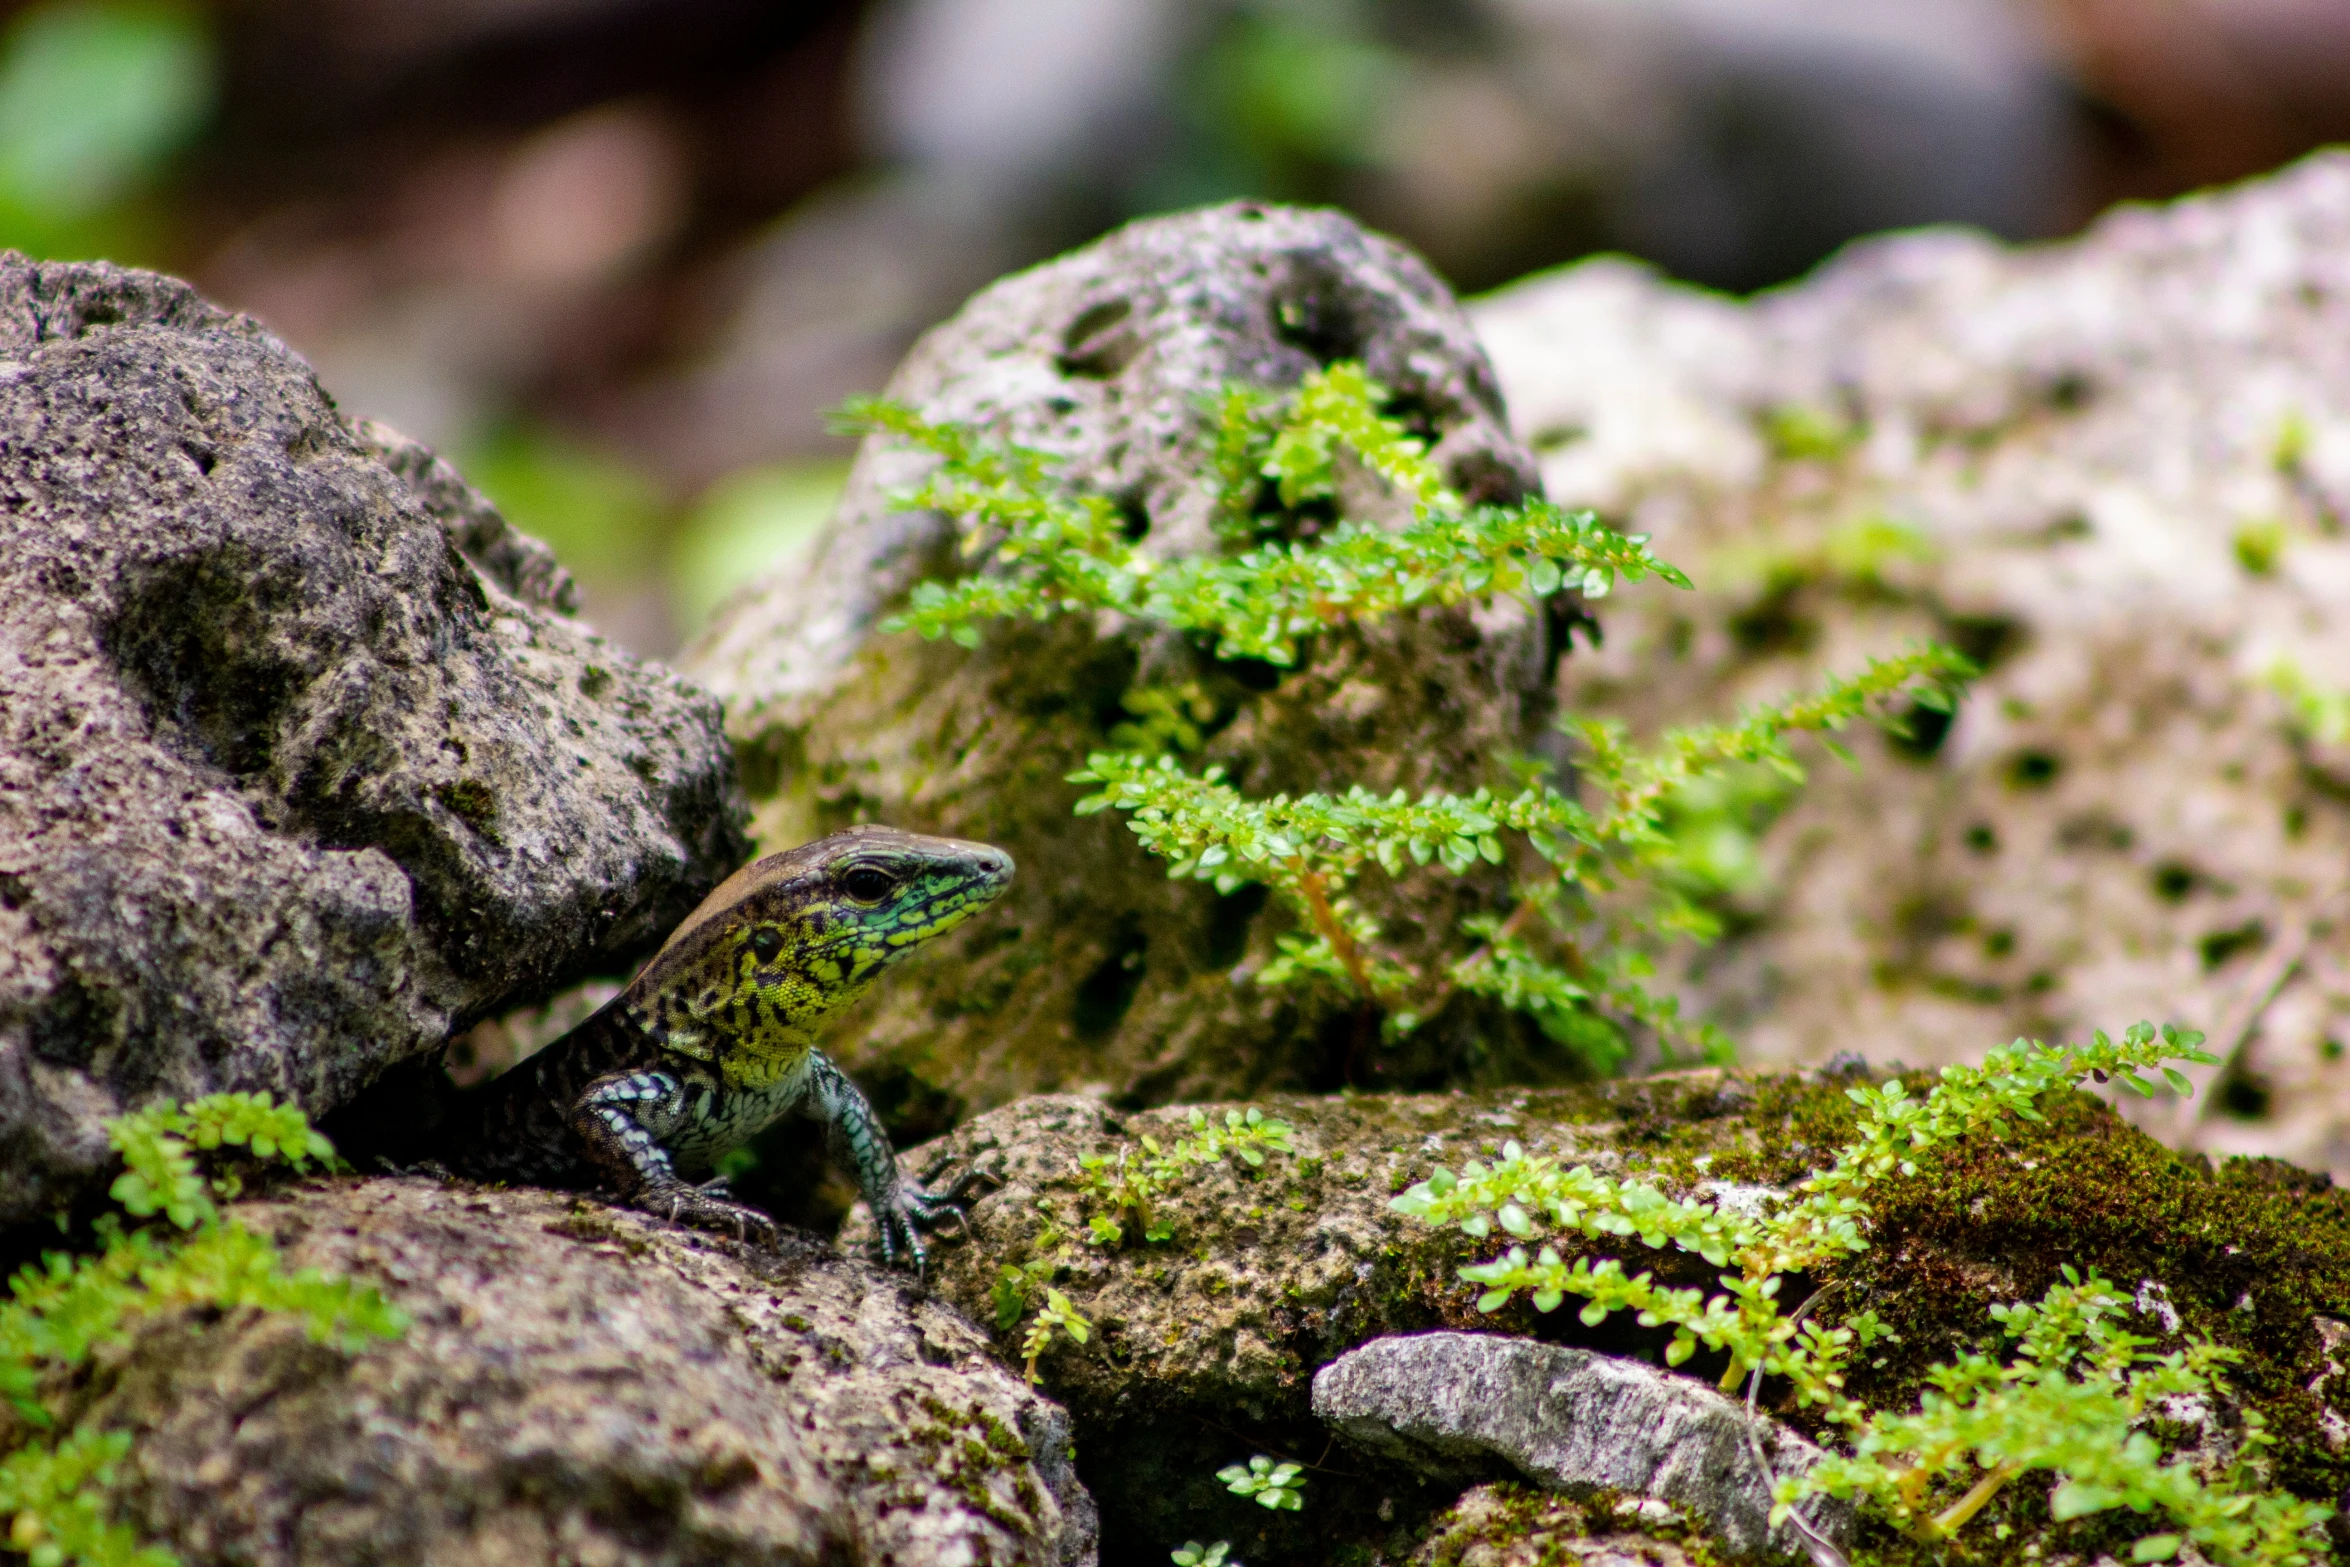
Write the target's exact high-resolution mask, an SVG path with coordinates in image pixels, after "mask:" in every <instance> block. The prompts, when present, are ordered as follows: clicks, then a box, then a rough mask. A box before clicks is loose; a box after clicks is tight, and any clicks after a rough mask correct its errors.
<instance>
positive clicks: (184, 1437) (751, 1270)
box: [91, 1179, 1094, 1567]
mask: <svg viewBox="0 0 2350 1567" xmlns="http://www.w3.org/2000/svg"><path fill="white" fill-rule="evenodd" d="M232 1217H234V1218H236V1219H238V1220H240V1221H241V1222H243V1223H244V1224H246V1225H247V1226H248V1227H250V1228H253V1229H255V1230H258V1231H262V1232H264V1233H268V1234H271V1235H273V1236H275V1237H276V1238H278V1240H279V1241H280V1242H281V1244H283V1245H284V1246H285V1247H286V1250H287V1253H288V1261H289V1264H290V1265H292V1266H296V1267H315V1268H321V1269H324V1270H325V1271H327V1272H329V1273H334V1274H341V1275H345V1276H348V1277H351V1278H354V1279H357V1280H359V1281H361V1282H363V1283H366V1284H370V1285H373V1286H375V1287H377V1288H378V1289H380V1290H381V1291H382V1292H383V1294H384V1295H385V1296H386V1298H387V1299H389V1300H390V1302H391V1303H392V1304H393V1305H395V1306H396V1307H398V1308H399V1309H400V1310H401V1311H403V1312H404V1313H406V1315H407V1316H408V1318H409V1325H408V1327H407V1329H406V1332H405V1333H404V1335H403V1336H402V1337H400V1338H399V1339H396V1340H391V1341H386V1342H378V1343H374V1344H371V1345H369V1346H368V1347H367V1348H365V1349H363V1350H360V1351H359V1352H357V1353H356V1354H353V1353H346V1352H344V1351H343V1350H340V1349H337V1348H334V1347H331V1346H325V1345H319V1344H314V1343H312V1342H311V1341H310V1340H309V1338H308V1337H307V1336H306V1335H305V1333H304V1332H303V1330H302V1327H301V1325H300V1324H299V1323H298V1322H297V1321H295V1320H293V1319H291V1318H288V1317H283V1316H269V1315H262V1314H257V1313H253V1312H249V1311H248V1312H242V1313H235V1314H232V1315H230V1316H229V1317H228V1318H226V1319H224V1320H221V1321H218V1322H215V1323H211V1324H209V1325H207V1324H205V1323H202V1322H198V1321H195V1320H191V1319H190V1318H189V1317H188V1316H187V1315H186V1314H178V1315H170V1316H165V1317H162V1318H159V1319H156V1320H154V1321H152V1322H150V1323H148V1324H146V1325H145V1326H143V1327H141V1328H140V1329H139V1330H138V1331H137V1333H136V1334H135V1336H134V1337H133V1338H132V1339H131V1341H130V1342H129V1343H128V1344H127V1345H126V1346H123V1347H122V1348H120V1349H118V1350H116V1351H111V1352H109V1353H108V1355H107V1356H106V1358H105V1359H104V1362H103V1364H102V1367H101V1370H100V1372H99V1375H98V1376H97V1378H96V1379H95V1381H94V1382H93V1392H92V1395H91V1396H92V1398H93V1399H94V1406H93V1407H94V1413H95V1417H96V1418H97V1419H98V1420H99V1421H101V1422H102V1423H103V1424H105V1425H107V1426H109V1427H111V1428H114V1429H122V1430H128V1431H131V1432H132V1433H134V1436H135V1445H134V1447H133V1449H132V1456H131V1458H130V1460H129V1463H128V1473H127V1475H126V1477H125V1483H124V1488H123V1499H124V1506H125V1508H126V1517H127V1519H128V1520H129V1521H131V1522H133V1523H135V1524H136V1526H137V1527H139V1528H140V1529H141V1530H142V1531H144V1532H145V1533H147V1534H148V1535H149V1536H150V1537H151V1538H154V1539H157V1540H159V1541H161V1542H162V1543H165V1544H168V1545H169V1546H170V1547H171V1548H172V1549H174V1550H175V1551H177V1552H178V1553H179V1554H180V1556H181V1558H182V1559H183V1560H185V1561H187V1562H189V1563H191V1564H203V1563H225V1562H240V1563H249V1564H255V1567H295V1564H302V1563H317V1564H340V1563H346V1562H352V1561H369V1562H380V1563H385V1564H387V1567H389V1564H414V1567H431V1564H442V1563H451V1562H467V1563H477V1564H481V1567H524V1564H538V1563H546V1564H553V1563H556V1562H569V1563H612V1564H618V1563H622V1562H627V1563H678V1564H683V1563H697V1564H724V1563H754V1562H755V1563H762V1564H765V1563H801V1562H804V1563H819V1562H821V1563H826V1564H832V1563H844V1564H845V1563H874V1564H878V1563H884V1562H889V1563H915V1562H920V1563H925V1564H930V1563H937V1564H943V1567H957V1564H978V1563H1012V1562H1018V1563H1029V1564H1036V1567H1080V1564H1085V1567H1090V1564H1091V1563H1092V1561H1093V1560H1094V1522H1093V1508H1092V1503H1091V1501H1090V1500H1089V1499H1088V1497H1087V1496H1086V1493H1085V1489H1084V1487H1083V1486H1082V1485H1080V1484H1079V1483H1078V1482H1077V1480H1076V1478H1075V1476H1074V1474H1073V1473H1072V1471H1071V1469H1070V1465H1069V1458H1068V1448H1069V1433H1068V1426H1067V1420H1066V1417H1065V1416H1064V1415H1063V1414H1062V1412H1061V1411H1060V1410H1059V1409H1058V1408H1056V1407H1055V1406H1054V1405H1053V1404H1052V1403H1051V1402H1049V1401H1048V1400H1046V1399H1044V1398H1042V1397H1039V1396H1038V1395H1037V1394H1035V1393H1034V1392H1032V1391H1031V1390H1030V1389H1029V1388H1028V1387H1027V1386H1026V1385H1024V1384H1023V1383H1022V1382H1021V1381H1020V1380H1019V1379H1018V1378H1017V1377H1016V1376H1014V1375H1012V1374H1010V1373H1008V1372H1006V1371H1004V1370H1003V1369H1002V1368H1001V1367H1000V1366H999V1365H998V1364H997V1363H996V1362H995V1361H994V1360H993V1359H992V1358H991V1357H990V1356H989V1354H988V1352H987V1345H986V1341H985V1340H984V1339H983V1338H982V1337H981V1336H980V1334H979V1333H978V1332H976V1331H975V1330H974V1329H973V1328H972V1327H971V1326H970V1325H969V1324H967V1323H966V1322H964V1321H963V1320H962V1319H961V1318H960V1317H958V1316H957V1315H956V1314H955V1313H954V1312H952V1311H950V1310H948V1309H946V1308H944V1307H942V1306H940V1305H938V1304H936V1303H934V1302H931V1301H929V1300H927V1299H925V1298H923V1297H922V1296H921V1294H920V1292H919V1291H918V1290H916V1289H914V1288H913V1287H912V1286H911V1285H910V1283H909V1281H908V1280H907V1279H906V1277H905V1276H904V1275H902V1274H898V1273H891V1272H887V1271H885V1270H883V1269H881V1268H880V1267H878V1266H875V1265H872V1264H869V1263H866V1262H862V1261H854V1260H849V1259H844V1258H841V1257H839V1256H836V1255H833V1254H831V1253H830V1252H828V1251H826V1250H824V1249H822V1248H819V1247H817V1246H814V1245H812V1244H810V1243H806V1242H797V1243H791V1242H787V1245H786V1247H785V1249H784V1250H783V1251H781V1252H780V1253H779V1252H775V1251H761V1250H755V1249H752V1248H745V1247H740V1246H737V1245H735V1244H733V1243H731V1242H725V1241H715V1240H712V1239H710V1238H708V1237H705V1236H699V1235H694V1234H691V1233H689V1232H685V1231H681V1230H678V1229H675V1228H672V1227H670V1226H667V1225H663V1224H660V1223H656V1222H654V1221H652V1220H650V1219H648V1218H646V1217H644V1216H643V1215H640V1214H635V1213H632V1212H627V1211H624V1210H616V1209H606V1208H604V1207H602V1206H600V1205H598V1204H595V1203H592V1202H588V1201H584V1200H577V1199H572V1198H568V1197H562V1196H557V1195H554V1194H551V1193H545V1192H531V1191H483V1190H476V1189H472V1188H466V1187H450V1186H444V1185H441V1184H439V1183H436V1182H431V1181H426V1180H422V1179H400V1180H395V1179H374V1180H365V1181H341V1182H334V1183H323V1182H322V1183H313V1184H311V1185H308V1186H306V1187H302V1188H297V1189H295V1190H293V1191H292V1192H290V1193H288V1194H287V1195H284V1196H281V1197H276V1198H272V1199H270V1200H267V1201H255V1202H247V1203H243V1204H239V1205H238V1206H237V1207H236V1208H235V1210H234V1211H233V1213H232Z"/></svg>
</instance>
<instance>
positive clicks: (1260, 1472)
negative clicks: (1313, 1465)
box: [1216, 1453, 1306, 1513]
mask: <svg viewBox="0 0 2350 1567" xmlns="http://www.w3.org/2000/svg"><path fill="white" fill-rule="evenodd" d="M1216 1478H1217V1479H1219V1480H1221V1481H1223V1482H1224V1489H1226V1490H1227V1491H1230V1492H1231V1493H1232V1494H1233V1495H1234V1496H1247V1497H1253V1498H1254V1499H1255V1500H1256V1504H1257V1505H1258V1506H1259V1507H1269V1508H1272V1509H1273V1510H1274V1511H1275V1512H1290V1513H1294V1512H1296V1511H1297V1510H1298V1509H1299V1508H1301V1507H1303V1506H1305V1504H1306V1482H1305V1465H1303V1464H1293V1463H1287V1462H1283V1463H1275V1462H1274V1461H1273V1460H1272V1459H1270V1458H1267V1457H1266V1456H1265V1455H1264V1454H1262V1453H1258V1454H1256V1455H1255V1456H1254V1457H1252V1458H1250V1459H1249V1461H1248V1462H1247V1463H1245V1464H1226V1465H1225V1466H1224V1467H1223V1468H1221V1469H1219V1470H1217V1471H1216Z"/></svg>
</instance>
